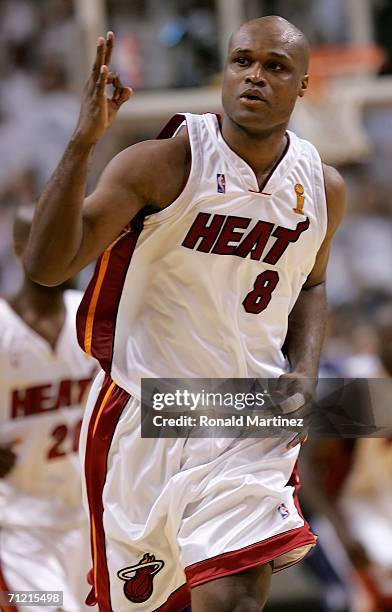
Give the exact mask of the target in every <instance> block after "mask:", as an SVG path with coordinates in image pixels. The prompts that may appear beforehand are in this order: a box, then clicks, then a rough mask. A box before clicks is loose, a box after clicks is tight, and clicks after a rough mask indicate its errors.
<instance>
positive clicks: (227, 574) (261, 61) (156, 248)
mask: <svg viewBox="0 0 392 612" xmlns="http://www.w3.org/2000/svg"><path fill="white" fill-rule="evenodd" d="M113 42H114V37H113V34H112V33H111V32H109V33H108V35H107V38H106V40H104V39H103V38H100V39H99V41H98V49H97V56H96V61H95V64H94V67H93V70H92V73H91V76H90V78H89V81H88V83H87V86H86V90H85V94H84V99H83V102H82V107H81V113H80V118H79V122H78V126H77V129H76V131H75V133H74V135H73V137H72V139H71V141H70V143H69V145H68V147H67V149H66V151H65V153H64V157H63V159H62V161H61V162H60V164H59V166H58V168H57V169H56V171H55V173H54V175H53V176H52V178H51V180H50V181H49V183H48V185H47V187H46V189H45V192H44V193H43V195H42V197H41V199H40V202H39V205H38V209H37V213H36V217H35V220H34V224H33V228H32V233H31V236H30V243H29V249H28V254H27V257H26V258H25V264H26V266H27V269H28V271H29V274H30V275H31V277H32V278H33V279H34V280H35V281H37V282H40V283H42V284H44V285H45V284H46V285H55V284H57V283H61V282H63V281H64V280H65V279H67V278H68V277H70V276H72V275H73V274H74V273H75V272H76V271H78V270H80V269H81V268H83V267H84V266H85V265H86V264H87V263H88V262H90V261H91V260H93V259H94V258H96V257H97V256H98V255H101V254H102V252H103V254H102V255H101V257H100V259H99V261H98V264H97V268H96V272H95V275H94V278H93V280H92V283H91V284H90V286H89V288H88V289H87V292H86V294H85V298H84V301H83V304H82V306H81V308H80V311H79V318H78V334H79V340H80V342H81V344H82V346H83V347H84V349H85V350H86V352H87V353H88V354H93V355H95V356H97V357H98V358H99V360H100V363H101V365H102V368H103V370H104V371H103V373H101V374H100V375H99V376H98V378H97V379H96V381H95V383H94V384H93V388H92V391H91V393H90V396H89V402H88V406H87V412H88V414H87V415H86V419H85V422H84V426H83V429H82V437H81V446H82V448H85V449H86V450H85V460H84V462H85V472H86V483H87V496H88V501H89V509H90V517H91V543H92V551H93V566H94V567H93V571H92V573H91V582H92V585H93V588H92V591H91V593H90V596H89V601H90V602H91V603H94V601H97V602H98V605H99V609H100V610H101V612H108V611H110V610H114V611H115V612H123V611H124V612H125V611H126V610H138V611H139V610H140V611H142V610H143V611H144V612H147V611H148V612H151V611H152V610H160V611H161V612H162V611H169V610H170V611H176V610H181V609H183V608H184V607H185V606H187V605H189V603H190V602H191V606H192V612H202V611H203V612H205V610H213V609H218V610H219V611H220V612H226V611H236V612H239V611H245V610H246V612H252V611H256V610H257V611H259V610H260V609H261V608H262V606H263V605H264V602H265V600H266V597H267V593H268V589H269V584H270V580H271V574H272V572H273V571H277V570H279V569H282V568H284V567H287V566H288V565H290V564H292V563H295V562H297V561H299V560H300V559H301V558H302V557H303V556H304V555H305V554H306V552H307V551H308V550H309V549H310V548H311V547H312V546H313V545H314V544H315V537H314V536H313V534H312V533H311V532H310V530H309V528H308V525H307V524H306V523H305V522H304V520H303V518H302V516H301V514H300V510H299V507H298V505H297V500H296V490H297V488H298V480H297V477H296V474H295V471H294V468H295V464H296V460H297V456H298V451H299V444H298V442H299V441H300V440H301V439H302V438H301V437H300V436H301V435H302V434H301V433H300V434H299V435H298V436H296V437H295V438H294V439H293V440H292V441H291V443H289V444H287V440H284V439H283V440H282V439H278V438H274V439H264V440H260V439H257V440H255V439H246V440H237V441H233V440H227V439H217V438H215V439H208V440H206V439H194V438H193V439H187V440H184V439H179V438H177V439H159V440H152V439H143V440H142V439H141V438H140V379H141V378H142V377H157V376H159V377H183V378H185V377H186V378H191V377H203V376H204V377H206V376H207V377H215V378H220V377H224V378H236V377H270V378H278V377H280V381H281V386H282V387H286V390H287V393H288V395H289V396H290V397H292V396H294V395H296V396H297V398H298V396H300V397H302V398H305V399H307V398H309V396H310V395H311V394H312V391H313V387H314V382H313V380H314V379H316V377H317V370H318V363H319V355H320V350H321V344H322V339H323V335H324V327H325V317H326V297H325V273H326V266H327V260H328V251H329V247H330V242H331V238H332V236H333V234H334V232H335V230H336V228H337V226H338V225H339V222H340V220H341V218H342V214H343V210H344V204H345V188H344V184H343V182H342V179H341V177H340V176H339V174H338V173H337V171H336V170H334V169H333V168H330V167H327V166H323V165H322V163H321V161H320V157H319V155H318V153H317V152H316V151H315V149H314V148H313V146H312V145H310V144H309V143H307V142H305V141H301V140H300V139H299V138H298V137H297V136H296V135H295V134H293V133H291V132H288V131H287V125H288V122H289V119H290V116H291V113H292V111H293V108H294V105H295V103H296V100H297V98H298V97H302V96H303V95H304V94H305V92H306V90H307V87H308V75H307V69H308V59H309V46H308V43H307V41H306V39H305V37H304V35H303V34H302V33H301V32H300V31H299V30H297V28H296V27H294V26H293V25H292V24H290V23H288V22H287V21H285V20H284V19H282V18H280V17H275V16H270V17H264V18H261V19H256V20H253V21H250V22H248V23H245V24H244V25H243V26H242V27H241V28H240V29H239V31H238V32H236V33H235V34H234V35H233V36H232V38H231V40H230V44H229V53H228V57H227V62H226V65H225V71H224V82H223V107H224V115H223V117H222V119H220V118H218V117H217V116H215V115H211V114H206V115H203V116H198V115H190V114H185V115H181V116H176V117H175V118H174V119H173V120H172V121H171V122H170V123H169V124H168V126H167V128H166V130H164V132H163V134H162V135H163V136H164V137H166V138H164V139H158V140H153V141H148V142H142V143H139V144H137V145H135V146H132V147H130V148H128V149H126V150H125V151H123V152H122V153H120V154H119V155H118V156H117V157H116V158H114V160H113V161H112V162H111V163H110V164H109V165H108V167H107V169H106V170H105V171H104V173H103V175H102V177H101V179H100V181H99V184H98V186H97V188H96V190H95V192H94V193H93V194H92V195H90V196H89V197H87V198H85V189H86V179H87V173H88V164H89V159H90V156H91V153H92V150H93V148H94V145H95V144H96V142H97V141H98V140H99V138H101V137H102V135H103V134H104V133H105V131H106V130H107V129H108V127H109V126H110V125H111V123H112V122H113V120H114V118H115V116H116V113H117V111H118V110H119V108H120V107H121V105H122V104H123V103H124V102H126V101H127V100H128V99H129V97H130V95H131V90H130V89H129V88H127V87H124V86H123V85H122V83H121V81H120V79H119V77H118V76H117V75H116V74H114V73H112V72H110V71H109V69H108V64H109V62H110V56H111V52H112V47H113ZM108 84H110V85H112V86H113V94H112V96H111V98H107V97H106V94H105V88H106V85H108ZM172 135H174V137H173V138H169V136H172ZM152 205H153V206H154V207H155V209H154V210H152V208H151V206H152ZM146 207H148V208H146ZM146 212H147V214H146ZM130 220H131V223H130ZM283 345H284V351H285V354H284V353H283V350H282V349H283Z"/></svg>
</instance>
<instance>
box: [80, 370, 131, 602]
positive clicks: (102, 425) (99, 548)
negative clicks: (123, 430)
mask: <svg viewBox="0 0 392 612" xmlns="http://www.w3.org/2000/svg"><path fill="white" fill-rule="evenodd" d="M129 398H130V395H129V393H127V392H126V391H124V389H121V388H120V387H117V385H116V384H115V383H114V382H113V381H112V379H111V378H110V376H105V379H104V382H103V385H102V388H101V391H100V393H99V395H98V398H97V401H96V403H95V406H94V410H93V412H92V415H91V418H90V423H89V427H88V433H87V444H86V457H85V465H84V469H85V477H86V489H87V498H88V505H89V511H90V537H91V551H92V557H93V572H92V577H93V593H90V595H89V596H88V598H87V599H88V604H89V605H94V603H95V601H94V599H95V600H96V603H98V606H99V611H100V612H112V608H111V604H110V581H109V572H108V567H107V563H106V546H105V532H104V527H103V510H104V508H103V501H102V495H103V488H104V486H105V481H106V472H107V461H108V455H109V450H110V446H111V443H112V438H113V434H114V431H115V429H116V426H117V423H118V420H119V418H120V416H121V413H122V411H123V409H124V407H125V405H126V403H127V402H128V400H129ZM92 595H95V597H92Z"/></svg>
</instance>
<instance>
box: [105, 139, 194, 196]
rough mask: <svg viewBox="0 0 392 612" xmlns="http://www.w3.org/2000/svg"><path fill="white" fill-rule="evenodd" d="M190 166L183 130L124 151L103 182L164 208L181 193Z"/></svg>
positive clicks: (112, 164) (188, 146) (107, 169)
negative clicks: (120, 187) (172, 136)
mask: <svg viewBox="0 0 392 612" xmlns="http://www.w3.org/2000/svg"><path fill="white" fill-rule="evenodd" d="M190 163H191V148H190V143H189V137H188V131H187V129H186V128H185V129H182V130H181V131H180V132H179V134H178V135H177V136H176V137H174V138H167V139H162V140H146V141H143V142H140V143H137V144H135V145H132V146H131V147H128V148H127V149H124V150H123V151H121V153H119V154H118V155H116V157H114V158H113V160H112V161H111V162H110V163H109V164H108V166H107V168H106V170H105V172H104V174H103V176H102V178H103V180H105V181H106V182H110V183H112V184H116V185H117V187H118V186H122V187H124V188H125V189H127V190H129V191H132V192H134V193H137V194H139V195H140V196H142V197H143V199H145V200H148V201H152V202H154V203H156V204H157V205H161V206H162V205H163V206H165V205H166V204H169V203H170V202H171V201H172V200H173V199H174V198H175V197H176V196H177V195H178V192H180V191H181V189H182V187H183V185H184V184H185V182H186V178H187V173H188V172H189V169H190ZM184 177H185V178H184Z"/></svg>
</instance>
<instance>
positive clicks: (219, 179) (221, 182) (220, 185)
mask: <svg viewBox="0 0 392 612" xmlns="http://www.w3.org/2000/svg"><path fill="white" fill-rule="evenodd" d="M216 184H217V189H218V193H226V179H225V175H224V174H217V175H216Z"/></svg>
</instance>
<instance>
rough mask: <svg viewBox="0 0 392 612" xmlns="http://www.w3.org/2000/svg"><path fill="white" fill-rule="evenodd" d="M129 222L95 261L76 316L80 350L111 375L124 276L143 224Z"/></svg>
mask: <svg viewBox="0 0 392 612" xmlns="http://www.w3.org/2000/svg"><path fill="white" fill-rule="evenodd" d="M135 221H136V217H135V219H134V220H133V221H132V231H131V230H129V229H126V230H124V232H123V233H122V234H121V235H120V236H119V237H118V238H117V240H116V241H115V242H114V243H113V244H112V245H110V246H109V247H108V248H107V249H106V250H105V251H104V253H103V254H102V255H101V257H100V258H99V259H98V261H97V264H96V267H95V272H94V276H93V278H92V279H91V281H90V283H89V285H88V287H87V289H86V292H85V294H84V296H83V299H82V301H81V304H80V306H79V309H78V313H77V316H76V329H77V335H78V341H79V344H80V346H81V347H82V349H83V350H84V351H85V352H86V353H87V354H88V355H92V356H93V357H95V358H96V359H97V360H98V361H99V363H100V364H101V367H102V369H103V370H104V371H105V372H107V373H110V369H111V365H112V358H113V346H114V334H115V328H116V319H117V311H118V306H119V303H120V298H121V294H122V290H123V286H124V281H125V277H126V274H127V271H128V267H129V264H130V261H131V257H132V254H133V252H134V250H135V246H136V242H137V240H138V238H139V235H140V232H141V230H142V223H137V222H135Z"/></svg>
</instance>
